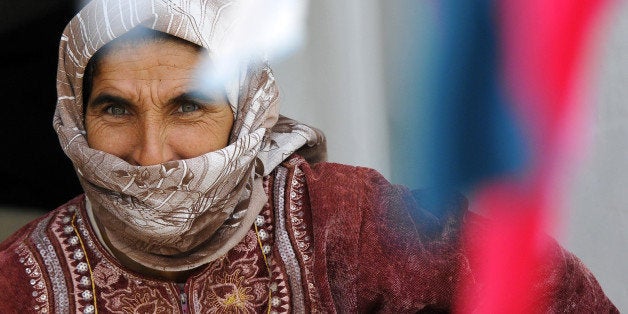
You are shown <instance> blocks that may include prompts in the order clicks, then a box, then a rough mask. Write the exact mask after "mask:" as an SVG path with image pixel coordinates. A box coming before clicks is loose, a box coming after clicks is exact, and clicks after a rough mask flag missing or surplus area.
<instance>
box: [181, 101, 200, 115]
mask: <svg viewBox="0 0 628 314" xmlns="http://www.w3.org/2000/svg"><path fill="white" fill-rule="evenodd" d="M198 109H199V106H198V105H197V104H192V103H187V104H183V105H181V107H179V112H183V113H186V112H193V111H196V110H198Z"/></svg>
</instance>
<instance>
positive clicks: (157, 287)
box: [0, 157, 618, 313]
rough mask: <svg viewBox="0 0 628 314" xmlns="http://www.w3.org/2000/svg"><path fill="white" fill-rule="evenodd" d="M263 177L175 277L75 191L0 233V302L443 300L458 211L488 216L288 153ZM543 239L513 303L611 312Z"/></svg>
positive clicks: (450, 279)
mask: <svg viewBox="0 0 628 314" xmlns="http://www.w3.org/2000/svg"><path fill="white" fill-rule="evenodd" d="M263 185H264V191H265V192H266V193H267V195H268V196H269V198H268V202H267V204H266V205H265V206H264V208H263V209H262V211H261V212H260V214H259V215H258V216H256V218H255V223H254V225H253V226H252V227H250V228H249V229H248V230H247V232H246V235H245V236H244V238H243V239H242V240H241V241H240V242H239V243H237V244H236V245H235V246H234V247H233V248H232V249H231V250H229V252H228V253H227V254H225V255H224V256H221V257H220V258H218V259H216V260H214V261H212V262H210V263H208V264H207V265H206V266H203V267H202V268H201V269H199V270H198V271H197V272H195V273H194V274H192V275H191V276H190V277H189V278H188V280H187V282H186V283H185V284H184V285H178V284H176V283H174V282H169V281H160V280H155V279H151V278H148V277H146V276H143V275H141V274H137V273H134V272H132V271H129V270H128V269H126V268H125V267H124V266H122V265H120V264H119V263H118V262H117V260H116V259H115V258H114V257H112V256H111V255H110V254H109V253H108V252H107V251H106V250H105V249H104V248H103V247H102V246H101V245H100V243H99V242H98V240H97V239H96V237H95V235H94V231H93V230H92V228H91V226H90V224H89V221H88V219H87V217H86V211H85V208H84V196H80V197H78V198H76V199H74V200H72V201H70V202H68V203H67V204H65V205H63V206H61V207H59V208H58V209H56V210H55V211H52V212H51V213H49V214H48V215H46V216H44V217H42V218H41V219H38V220H36V221H34V222H32V223H30V224H29V225H27V226H25V227H24V228H22V229H21V230H20V231H18V232H17V233H16V234H14V235H13V236H12V237H11V238H9V239H7V240H6V241H5V242H3V243H1V244H0V269H2V274H3V276H2V277H0V291H3V293H1V294H0V313H95V312H100V313H185V312H187V313H269V312H270V313H417V312H437V313H443V312H447V311H451V309H452V305H453V301H454V300H453V296H454V294H455V291H456V287H457V285H458V283H459V282H461V281H462V280H466V279H468V278H469V276H473V273H474V269H473V265H474V263H472V261H470V260H469V259H468V258H467V256H468V255H467V252H465V251H464V250H462V249H461V245H460V243H459V242H460V228H461V226H462V221H463V220H465V223H466V224H481V225H483V226H485V227H487V228H490V224H489V223H487V222H486V221H483V220H482V219H479V217H477V216H475V215H472V214H471V213H470V212H467V211H466V210H465V207H464V206H465V202H464V201H463V200H460V199H457V198H452V201H451V202H448V203H447V204H442V205H438V204H437V205H434V204H432V203H430V202H429V198H427V199H417V198H415V197H424V195H422V194H424V193H419V194H417V195H416V196H413V195H412V194H411V193H410V191H408V190H407V189H406V188H404V187H400V186H394V185H391V184H390V183H388V182H387V181H386V180H385V179H384V178H383V177H382V176H381V175H379V174H378V173H377V172H375V171H374V170H371V169H366V168H359V167H350V166H345V165H338V164H331V163H319V164H316V165H313V166H310V165H308V163H306V162H305V160H303V159H302V158H300V157H293V158H289V159H288V160H287V161H285V162H284V163H283V164H282V165H281V166H279V167H277V169H276V170H275V171H274V172H273V173H271V175H269V176H267V177H265V178H264V184H263ZM427 194H428V195H425V196H429V193H427ZM434 206H442V207H443V208H433V207H434ZM443 209H444V210H443ZM434 213H441V215H436V214H434ZM550 251H551V254H552V255H553V256H555V260H556V262H555V263H553V264H547V265H544V266H543V268H542V269H538V277H539V278H540V280H539V282H538V287H539V288H540V289H541V287H548V288H549V289H547V290H546V289H543V291H547V292H549V293H547V294H544V295H543V299H542V300H530V302H529V303H528V304H527V306H526V308H524V309H521V312H522V313H565V312H566V313H574V312H576V313H617V312H618V311H617V309H616V308H614V307H613V305H612V304H611V302H610V301H609V300H608V298H606V296H605V295H604V293H603V291H602V290H601V288H600V286H599V284H598V283H597V281H596V280H595V278H594V277H593V275H592V274H591V273H590V272H589V271H588V270H587V269H586V267H585V266H584V265H583V264H582V263H581V262H580V261H579V260H578V259H577V258H576V257H575V256H573V255H572V254H570V253H568V252H566V251H564V250H563V249H562V248H560V247H559V246H558V245H556V244H555V243H554V245H553V246H552V247H551V248H550ZM476 291H477V293H478V294H479V295H481V294H482V291H483V287H481V286H477V287H476Z"/></svg>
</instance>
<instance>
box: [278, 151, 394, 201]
mask: <svg viewBox="0 0 628 314" xmlns="http://www.w3.org/2000/svg"><path fill="white" fill-rule="evenodd" d="M282 166H284V167H286V168H287V169H288V170H289V171H295V170H294V169H298V170H296V171H301V172H303V174H304V176H305V179H306V181H307V183H308V186H310V187H317V186H319V185H320V186H323V187H325V188H334V189H335V188H343V189H353V190H354V192H357V191H358V188H359V186H361V185H370V186H380V187H389V186H392V184H391V183H390V182H389V181H388V180H387V179H386V178H385V177H384V176H383V175H382V174H380V173H379V172H378V171H377V170H375V169H371V168H368V167H361V166H352V165H346V164H340V163H334V162H318V163H309V162H308V161H306V160H305V159H304V158H303V157H301V156H299V155H292V156H291V157H290V158H288V159H286V160H285V161H284V162H283V163H282Z"/></svg>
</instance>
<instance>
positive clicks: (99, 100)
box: [87, 93, 132, 108]
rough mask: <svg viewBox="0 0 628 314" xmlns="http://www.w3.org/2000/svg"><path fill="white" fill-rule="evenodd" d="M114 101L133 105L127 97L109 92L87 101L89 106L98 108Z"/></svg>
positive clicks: (124, 104)
mask: <svg viewBox="0 0 628 314" xmlns="http://www.w3.org/2000/svg"><path fill="white" fill-rule="evenodd" d="M112 103H115V104H120V105H123V106H132V103H131V102H130V101H128V100H127V99H124V98H122V97H120V96H115V95H111V94H107V93H104V94H100V95H98V96H96V98H94V100H92V101H90V102H88V103H87V106H88V107H95V108H97V107H100V106H103V105H106V104H112Z"/></svg>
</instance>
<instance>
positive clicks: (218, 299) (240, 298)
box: [193, 230, 269, 313]
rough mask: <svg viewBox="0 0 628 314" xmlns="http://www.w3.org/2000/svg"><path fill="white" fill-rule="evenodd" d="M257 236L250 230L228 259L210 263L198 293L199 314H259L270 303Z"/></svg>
mask: <svg viewBox="0 0 628 314" xmlns="http://www.w3.org/2000/svg"><path fill="white" fill-rule="evenodd" d="M258 252H259V248H258V247H257V236H256V235H255V232H254V231H252V230H251V231H249V233H248V234H247V235H246V237H245V239H244V240H243V241H242V242H241V243H240V244H238V245H237V246H236V247H235V248H233V249H232V250H231V251H230V252H229V254H227V256H225V257H224V258H221V259H219V260H216V261H214V262H213V263H211V264H210V266H209V267H208V269H206V270H205V271H204V273H203V275H202V276H201V278H199V279H198V280H195V281H196V282H198V283H199V285H198V287H196V288H195V289H193V290H194V299H193V300H197V301H198V302H196V303H195V306H194V308H195V310H196V312H198V313H209V312H210V313H256V312H258V311H259V309H261V308H264V306H265V305H266V301H267V300H268V284H269V279H268V274H267V272H266V266H264V265H263V260H262V259H261V258H260V255H259V253H258Z"/></svg>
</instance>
